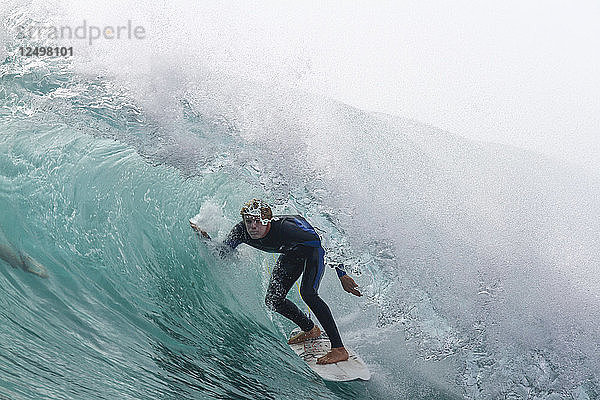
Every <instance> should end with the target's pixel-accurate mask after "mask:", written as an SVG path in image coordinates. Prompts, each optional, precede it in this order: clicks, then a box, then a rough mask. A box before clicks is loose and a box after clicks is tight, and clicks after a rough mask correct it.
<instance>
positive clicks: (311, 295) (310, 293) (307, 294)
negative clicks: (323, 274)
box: [300, 287, 319, 307]
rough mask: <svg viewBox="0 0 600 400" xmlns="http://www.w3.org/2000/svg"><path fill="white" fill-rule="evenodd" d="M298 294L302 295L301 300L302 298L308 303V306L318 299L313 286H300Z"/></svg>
mask: <svg viewBox="0 0 600 400" xmlns="http://www.w3.org/2000/svg"><path fill="white" fill-rule="evenodd" d="M300 296H301V297H302V300H304V302H305V303H306V304H308V306H309V307H310V306H311V304H315V303H316V302H317V301H319V294H318V293H317V292H316V291H315V290H314V289H313V288H310V287H309V288H306V287H301V288H300Z"/></svg>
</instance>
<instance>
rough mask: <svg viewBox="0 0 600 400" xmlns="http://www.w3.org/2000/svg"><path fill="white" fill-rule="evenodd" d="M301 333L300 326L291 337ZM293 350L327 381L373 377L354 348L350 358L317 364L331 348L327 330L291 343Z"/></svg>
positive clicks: (365, 379)
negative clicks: (314, 336)
mask: <svg viewBox="0 0 600 400" xmlns="http://www.w3.org/2000/svg"><path fill="white" fill-rule="evenodd" d="M298 333H300V328H295V329H294V330H293V331H292V333H291V334H290V337H292V336H294V335H297V334H298ZM289 346H290V347H291V348H292V350H294V352H295V353H296V354H298V356H300V358H302V359H303V360H304V361H305V362H306V363H307V364H308V366H309V367H310V368H311V369H312V370H313V371H315V372H316V373H317V374H318V375H319V376H320V377H321V378H323V379H324V380H326V381H335V382H346V381H354V380H357V379H360V380H363V381H368V380H369V379H371V372H370V371H369V369H368V368H367V366H366V364H365V362H364V361H363V360H362V358H360V356H359V355H358V354H356V352H355V351H354V350H352V349H349V348H348V347H346V350H348V354H349V357H348V360H346V361H340V362H338V363H335V364H325V365H319V364H317V358H319V357H321V356H324V355H325V354H327V352H328V351H329V350H330V349H331V343H330V342H329V338H328V337H327V335H326V334H325V332H322V333H321V336H319V337H317V338H314V339H308V340H306V341H304V342H302V343H296V344H290V345H289Z"/></svg>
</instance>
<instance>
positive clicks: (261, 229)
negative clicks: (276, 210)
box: [240, 199, 273, 239]
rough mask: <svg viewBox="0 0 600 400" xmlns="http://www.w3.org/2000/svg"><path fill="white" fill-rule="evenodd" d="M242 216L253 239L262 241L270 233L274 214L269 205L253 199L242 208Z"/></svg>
mask: <svg viewBox="0 0 600 400" xmlns="http://www.w3.org/2000/svg"><path fill="white" fill-rule="evenodd" d="M240 215H241V216H242V218H243V219H244V224H245V225H246V230H247V231H248V234H249V235H250V237H251V238H252V239H262V238H263V237H265V236H266V234H267V233H268V232H269V228H270V227H271V226H270V222H271V220H272V219H273V212H272V211H271V207H269V205H268V204H267V203H265V202H264V201H262V200H259V199H252V200H250V201H249V202H247V203H246V204H244V205H243V206H242V209H241V211H240Z"/></svg>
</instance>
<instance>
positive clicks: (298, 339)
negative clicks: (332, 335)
mask: <svg viewBox="0 0 600 400" xmlns="http://www.w3.org/2000/svg"><path fill="white" fill-rule="evenodd" d="M319 336H321V330H320V329H319V327H318V326H317V325H315V326H313V328H312V329H311V330H310V331H308V332H304V331H302V332H300V333H299V334H297V335H294V336H292V337H291V338H290V340H288V344H296V343H302V342H304V341H305V340H308V339H313V338H316V337H319Z"/></svg>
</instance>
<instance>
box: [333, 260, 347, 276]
mask: <svg viewBox="0 0 600 400" xmlns="http://www.w3.org/2000/svg"><path fill="white" fill-rule="evenodd" d="M333 267H334V268H335V272H337V276H338V278H341V277H342V276H344V275H346V271H345V267H344V264H341V263H340V264H338V265H335V266H333Z"/></svg>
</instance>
